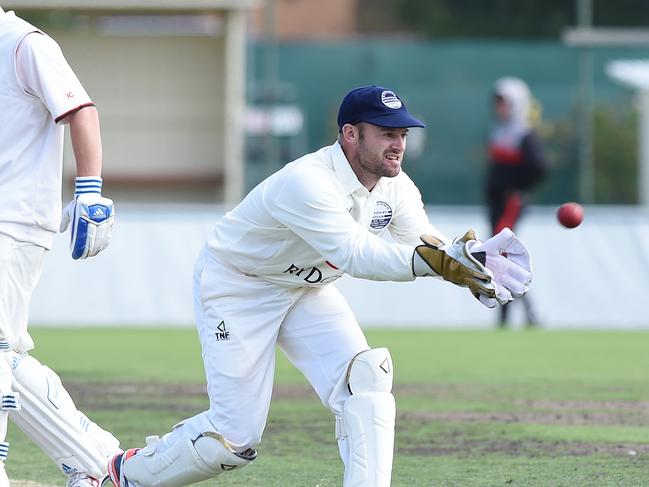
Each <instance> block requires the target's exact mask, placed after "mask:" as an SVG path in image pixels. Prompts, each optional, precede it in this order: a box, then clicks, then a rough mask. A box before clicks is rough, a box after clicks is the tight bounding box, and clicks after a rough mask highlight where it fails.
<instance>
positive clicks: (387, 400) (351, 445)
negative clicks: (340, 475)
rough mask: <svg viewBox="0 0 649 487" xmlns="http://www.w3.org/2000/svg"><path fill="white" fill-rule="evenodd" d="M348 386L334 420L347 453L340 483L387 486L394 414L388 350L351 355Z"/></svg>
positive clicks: (351, 486) (345, 486)
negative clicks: (337, 415)
mask: <svg viewBox="0 0 649 487" xmlns="http://www.w3.org/2000/svg"><path fill="white" fill-rule="evenodd" d="M347 386H348V388H349V391H350V392H351V394H352V395H351V396H350V397H349V398H348V399H347V400H346V401H345V404H344V406H343V413H342V417H341V418H338V422H337V424H336V427H337V428H336V429H337V431H336V436H337V438H338V440H342V441H344V442H346V448H345V449H341V451H345V452H346V453H347V455H348V458H346V459H344V461H345V477H344V479H343V487H389V486H390V479H391V477H392V457H393V450H394V421H395V416H396V406H395V402H394V396H393V395H392V393H391V391H392V359H391V357H390V352H388V350H387V349H386V348H377V349H372V350H366V351H364V352H361V353H360V354H358V355H357V356H356V357H354V359H353V360H352V362H351V363H350V365H349V368H348V371H347Z"/></svg>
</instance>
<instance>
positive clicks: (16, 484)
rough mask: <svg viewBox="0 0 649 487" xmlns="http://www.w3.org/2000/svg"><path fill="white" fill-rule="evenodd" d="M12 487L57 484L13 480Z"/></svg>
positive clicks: (53, 486) (39, 486) (45, 486)
mask: <svg viewBox="0 0 649 487" xmlns="http://www.w3.org/2000/svg"><path fill="white" fill-rule="evenodd" d="M11 487H56V486H55V485H49V484H39V483H38V482H32V481H31V480H12V481H11Z"/></svg>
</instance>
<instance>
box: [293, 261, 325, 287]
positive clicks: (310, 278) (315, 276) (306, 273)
mask: <svg viewBox="0 0 649 487" xmlns="http://www.w3.org/2000/svg"><path fill="white" fill-rule="evenodd" d="M284 274H291V275H292V276H297V277H301V278H302V279H304V280H305V281H306V282H308V283H309V284H316V283H319V282H320V281H322V272H321V271H320V269H318V268H317V267H309V268H304V267H298V266H296V265H295V264H291V265H290V266H289V268H288V269H286V270H285V271H284Z"/></svg>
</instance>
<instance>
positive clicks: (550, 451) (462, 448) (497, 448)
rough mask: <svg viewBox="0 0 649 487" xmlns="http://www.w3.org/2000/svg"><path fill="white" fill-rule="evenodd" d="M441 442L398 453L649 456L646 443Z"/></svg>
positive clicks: (459, 438)
mask: <svg viewBox="0 0 649 487" xmlns="http://www.w3.org/2000/svg"><path fill="white" fill-rule="evenodd" d="M441 440H442V441H441V442H440V443H439V444H432V445H425V446H424V445H417V446H416V447H412V448H410V447H406V448H398V449H397V451H398V453H401V454H413V455H453V456H460V457H466V458H468V457H475V456H478V455H487V454H492V453H502V454H506V455H511V456H524V457H548V456H549V457H559V456H590V455H614V456H625V457H631V458H633V457H637V456H640V455H643V456H644V455H646V454H647V453H649V445H646V444H614V443H585V442H577V441H541V440H535V439H533V438H532V439H525V440H505V439H490V440H476V439H469V438H464V437H462V436H461V435H458V436H457V437H455V438H453V437H444V438H441Z"/></svg>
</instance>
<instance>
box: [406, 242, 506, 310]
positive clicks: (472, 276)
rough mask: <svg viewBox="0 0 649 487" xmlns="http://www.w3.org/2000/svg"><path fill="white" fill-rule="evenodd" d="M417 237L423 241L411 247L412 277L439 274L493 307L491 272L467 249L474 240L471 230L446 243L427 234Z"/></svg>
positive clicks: (494, 286)
mask: <svg viewBox="0 0 649 487" xmlns="http://www.w3.org/2000/svg"><path fill="white" fill-rule="evenodd" d="M420 238H421V241H422V242H423V243H424V244H423V245H418V246H417V247H415V252H414V254H413V263H412V267H413V272H414V274H415V275H416V276H418V277H423V276H440V277H441V278H442V279H444V280H445V281H449V282H452V283H453V284H456V285H458V286H461V287H468V288H469V290H470V291H471V293H472V294H473V295H474V296H475V297H476V298H478V299H479V300H480V302H481V303H482V304H484V305H485V306H487V307H489V308H493V307H494V306H496V298H497V288H496V285H495V283H494V282H493V274H492V273H491V271H490V270H489V269H488V268H487V267H485V265H484V262H480V260H479V259H478V258H476V257H475V256H473V255H472V254H471V252H470V251H469V250H470V248H471V246H472V245H474V244H475V243H477V242H478V240H477V238H476V236H475V232H474V231H473V230H469V231H468V232H466V233H465V234H464V236H462V237H458V238H456V239H454V240H453V241H452V242H451V243H450V244H445V243H444V242H442V241H441V240H439V239H437V238H436V237H433V236H430V235H422V236H421V237H420Z"/></svg>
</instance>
